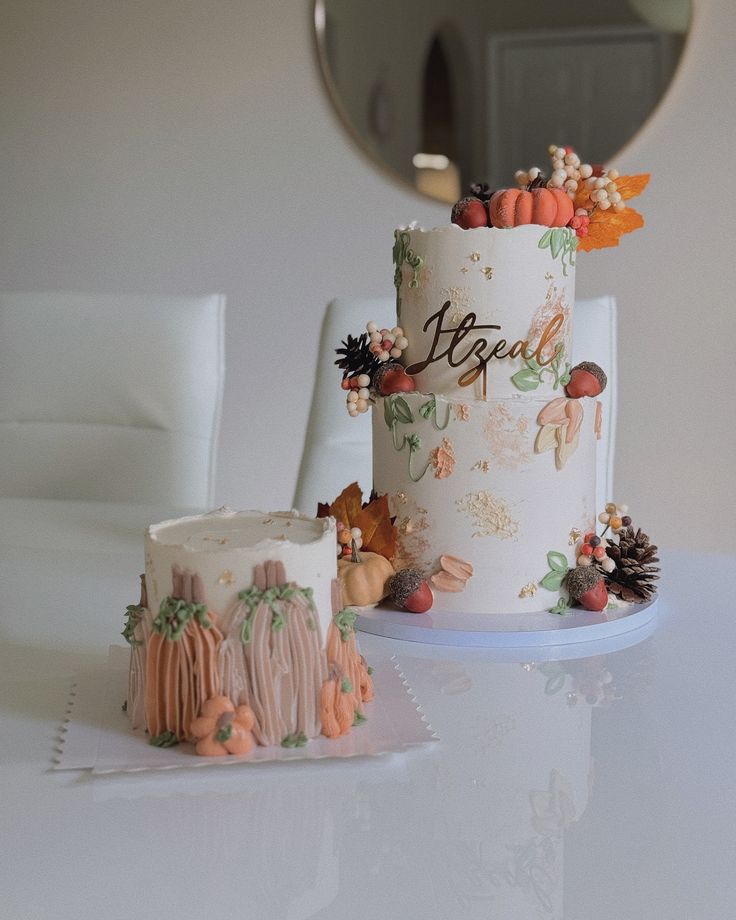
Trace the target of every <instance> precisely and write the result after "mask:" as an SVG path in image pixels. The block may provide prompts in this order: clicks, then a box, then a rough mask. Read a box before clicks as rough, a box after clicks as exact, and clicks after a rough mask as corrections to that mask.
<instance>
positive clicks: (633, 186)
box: [616, 173, 649, 201]
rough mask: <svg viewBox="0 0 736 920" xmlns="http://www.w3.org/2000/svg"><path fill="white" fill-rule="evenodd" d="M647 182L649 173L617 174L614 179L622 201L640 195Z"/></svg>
mask: <svg viewBox="0 0 736 920" xmlns="http://www.w3.org/2000/svg"><path fill="white" fill-rule="evenodd" d="M648 182H649V173H641V174H640V175H638V176H619V177H618V179H616V189H617V191H618V192H619V194H620V195H621V197H622V198H623V200H624V201H628V200H629V198H636V196H637V195H641V193H642V192H643V191H644V189H645V188H646V187H647V184H648Z"/></svg>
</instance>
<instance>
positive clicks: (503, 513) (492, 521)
mask: <svg viewBox="0 0 736 920" xmlns="http://www.w3.org/2000/svg"><path fill="white" fill-rule="evenodd" d="M455 504H456V505H457V506H458V508H459V509H460V510H461V511H463V512H464V513H465V514H467V515H468V517H469V518H471V520H472V521H473V523H474V524H475V526H476V527H478V528H479V529H478V530H477V531H476V532H475V533H474V534H473V536H474V537H500V538H501V539H502V540H509V539H511V538H512V537H515V536H516V534H517V533H518V532H519V523H518V521H515V520H514V519H513V518H512V517H511V509H510V508H509V506H508V505H507V504H506V502H505V501H504V500H503V499H502V498H499V497H498V496H497V495H493V494H492V493H491V492H488V491H487V490H483V491H481V492H469V493H468V494H467V495H465V496H464V497H463V498H460V499H458V500H457V501H456V503H455Z"/></svg>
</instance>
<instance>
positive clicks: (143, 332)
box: [0, 292, 225, 507]
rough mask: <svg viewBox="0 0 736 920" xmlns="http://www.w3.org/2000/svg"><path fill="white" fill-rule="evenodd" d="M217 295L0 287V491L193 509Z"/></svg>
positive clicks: (208, 434)
mask: <svg viewBox="0 0 736 920" xmlns="http://www.w3.org/2000/svg"><path fill="white" fill-rule="evenodd" d="M224 315H225V298H224V296H222V295H218V294H216V295H210V296H206V297H196V298H194V297H147V296H138V295H113V294H102V295H98V294H71V293H52V292H49V293H35V294H34V293H0V496H10V497H16V498H26V497H35V498H65V499H95V500H103V501H127V502H151V501H155V502H157V503H167V504H174V505H184V506H195V507H205V506H208V505H209V504H210V503H211V501H212V494H213V483H214V467H215V459H216V448H217V436H218V432H219V424H220V414H221V407H222V389H223V380H224V355H223V352H224Z"/></svg>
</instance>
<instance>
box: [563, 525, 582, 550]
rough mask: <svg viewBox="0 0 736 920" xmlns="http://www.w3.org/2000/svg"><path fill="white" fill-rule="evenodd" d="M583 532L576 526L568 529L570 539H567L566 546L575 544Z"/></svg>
mask: <svg viewBox="0 0 736 920" xmlns="http://www.w3.org/2000/svg"><path fill="white" fill-rule="evenodd" d="M582 535H583V532H582V531H581V530H578V529H577V527H573V528H572V530H571V531H570V539H569V540H568V541H567V545H568V546H575V544H576V543H577V542H578V540H579V539H580V538H581V537H582Z"/></svg>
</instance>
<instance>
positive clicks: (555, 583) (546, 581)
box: [540, 571, 567, 591]
mask: <svg viewBox="0 0 736 920" xmlns="http://www.w3.org/2000/svg"><path fill="white" fill-rule="evenodd" d="M565 575H567V572H566V571H565V572H559V571H553V572H547V574H546V575H545V576H544V578H543V579H542V580H541V582H540V584H541V586H542V587H543V588H546V589H547V590H548V591H559V590H560V588H561V587H562V582H563V581H564V580H565Z"/></svg>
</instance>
